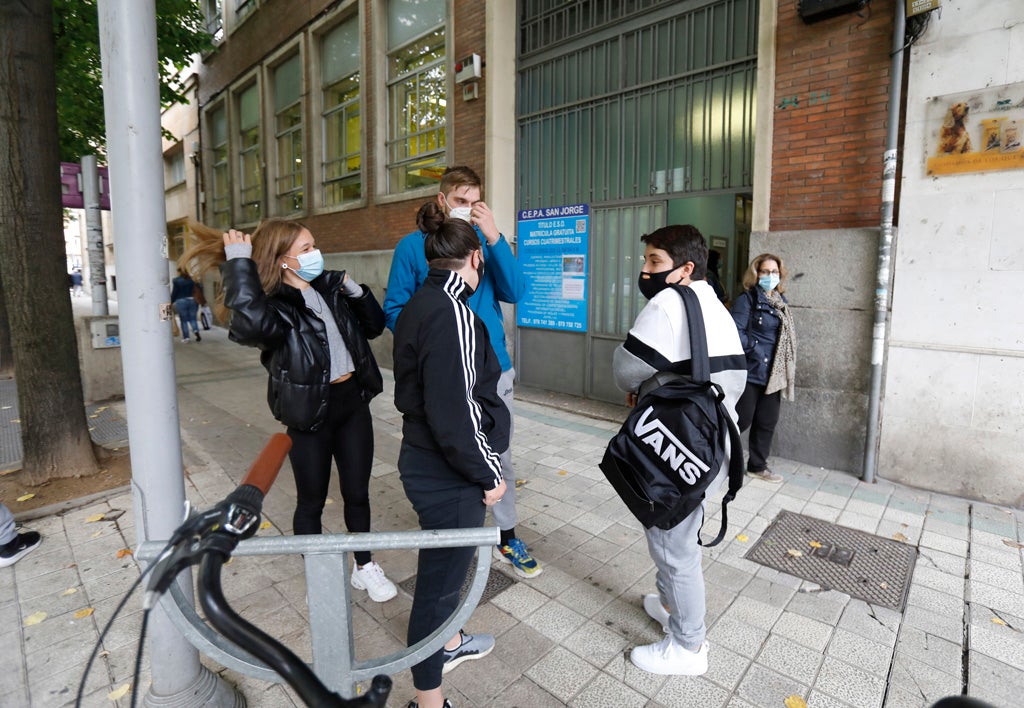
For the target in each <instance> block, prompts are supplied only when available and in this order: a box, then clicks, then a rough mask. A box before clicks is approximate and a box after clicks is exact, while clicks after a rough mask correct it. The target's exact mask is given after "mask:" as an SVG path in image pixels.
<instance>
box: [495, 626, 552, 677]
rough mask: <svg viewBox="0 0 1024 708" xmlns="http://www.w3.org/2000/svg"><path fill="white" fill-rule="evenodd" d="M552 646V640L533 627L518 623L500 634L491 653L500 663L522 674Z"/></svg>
mask: <svg viewBox="0 0 1024 708" xmlns="http://www.w3.org/2000/svg"><path fill="white" fill-rule="evenodd" d="M554 646H555V643H554V642H552V641H551V640H550V639H548V638H547V637H545V636H544V635H543V634H541V633H540V632H538V631H537V630H535V629H533V627H530V626H528V625H525V624H518V625H516V626H515V627H513V628H512V629H510V630H508V631H507V632H505V633H504V634H502V635H501V638H500V641H496V642H495V645H494V651H493V652H492V653H493V654H494V655H495V656H496V657H497V658H498V660H499V661H501V663H502V664H504V665H506V666H509V667H511V668H512V669H513V670H515V671H517V672H518V673H520V674H522V673H524V672H525V671H526V670H527V669H528V668H530V667H531V666H533V665H534V663H536V662H537V661H538V660H539V659H540V658H541V657H542V656H544V655H545V654H547V652H548V651H549V650H550V649H552V648H553V647H554Z"/></svg>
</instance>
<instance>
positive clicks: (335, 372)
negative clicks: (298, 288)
mask: <svg viewBox="0 0 1024 708" xmlns="http://www.w3.org/2000/svg"><path fill="white" fill-rule="evenodd" d="M302 299H303V300H305V301H306V307H308V308H309V309H310V311H311V312H312V313H313V314H314V315H316V316H317V317H319V318H320V319H321V320H323V322H324V326H325V327H326V328H327V346H328V348H329V349H330V350H331V378H330V379H329V380H330V381H334V380H335V379H336V378H338V377H339V376H344V375H345V374H350V373H352V372H353V371H355V369H356V367H355V364H354V363H352V355H351V354H350V353H349V351H348V347H346V346H345V340H344V339H342V337H341V332H340V331H339V330H338V323H337V322H335V321H334V315H332V314H331V309H330V308H329V307H328V306H327V302H326V301H325V300H324V298H323V296H322V295H320V293H318V292H317V291H316V290H315V289H314V288H306V289H305V290H303V291H302Z"/></svg>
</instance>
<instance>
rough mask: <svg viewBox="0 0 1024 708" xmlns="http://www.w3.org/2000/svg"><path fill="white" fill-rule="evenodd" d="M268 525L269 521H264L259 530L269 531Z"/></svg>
mask: <svg viewBox="0 0 1024 708" xmlns="http://www.w3.org/2000/svg"><path fill="white" fill-rule="evenodd" d="M270 525H271V524H270V522H269V521H264V522H263V523H262V524H260V530H261V531H262V530H263V529H269V528H270Z"/></svg>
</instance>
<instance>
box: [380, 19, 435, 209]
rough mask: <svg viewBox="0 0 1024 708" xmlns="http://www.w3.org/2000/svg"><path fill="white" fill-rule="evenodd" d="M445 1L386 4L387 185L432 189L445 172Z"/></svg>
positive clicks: (398, 189)
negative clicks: (431, 186) (443, 171)
mask: <svg viewBox="0 0 1024 708" xmlns="http://www.w3.org/2000/svg"><path fill="white" fill-rule="evenodd" d="M445 7H446V2H445V0H391V2H390V3H389V4H388V20H387V24H388V42H387V46H388V58H387V61H388V74H387V76H388V108H389V117H388V141H387V146H388V157H387V162H388V186H389V189H390V191H391V192H403V191H406V190H410V189H415V188H417V187H422V186H427V185H432V184H437V182H439V181H440V178H441V172H442V170H443V169H444V163H445V162H446V160H445V147H446V144H447V131H446V120H445V115H446V112H447V101H448V90H447V86H448V81H447V72H446V45H445V24H444V23H445Z"/></svg>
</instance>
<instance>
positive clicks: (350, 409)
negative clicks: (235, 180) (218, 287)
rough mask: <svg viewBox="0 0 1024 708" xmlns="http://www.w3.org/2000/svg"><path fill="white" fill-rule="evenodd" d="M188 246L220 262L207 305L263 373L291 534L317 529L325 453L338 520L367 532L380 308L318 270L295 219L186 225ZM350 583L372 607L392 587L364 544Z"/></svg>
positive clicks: (202, 263)
mask: <svg viewBox="0 0 1024 708" xmlns="http://www.w3.org/2000/svg"><path fill="white" fill-rule="evenodd" d="M192 231H193V232H194V233H195V235H196V236H197V237H198V241H199V242H198V244H197V245H195V246H193V247H192V248H191V249H189V250H188V251H187V252H186V253H185V254H183V255H182V257H181V260H180V262H181V263H183V264H192V265H193V267H195V268H197V269H198V270H199V272H205V271H206V270H208V269H210V268H213V267H215V266H219V267H220V272H221V277H222V278H223V281H224V288H223V292H222V294H221V295H220V296H219V298H218V302H217V307H218V309H219V310H220V312H221V314H223V311H224V309H225V308H226V309H227V310H230V311H231V323H230V326H229V330H228V336H229V337H230V339H232V340H233V341H235V342H238V343H239V344H244V345H247V346H252V347H257V348H259V350H260V351H261V354H260V361H261V362H262V363H263V366H264V367H265V368H266V369H267V372H268V373H269V380H268V382H267V403H268V404H269V405H270V411H271V413H273V414H274V417H275V418H277V420H279V421H281V422H282V423H284V424H285V425H286V426H288V435H289V437H290V438H291V439H292V448H291V451H290V452H289V460H290V461H291V465H292V471H293V472H294V474H295V491H296V496H297V500H296V501H297V503H296V507H295V515H294V517H293V520H292V527H293V530H294V532H295V533H296V534H318V533H321V531H322V527H321V515H322V513H323V508H324V504H325V503H326V501H327V488H328V485H329V483H330V479H331V459H332V458H333V459H334V462H335V463H336V464H337V466H338V475H339V477H340V480H341V495H342V499H343V502H344V504H343V506H344V515H345V526H346V528H347V529H348V530H349V531H350V532H355V533H361V532H368V531H369V530H370V497H369V483H370V468H371V466H372V465H373V421H372V417H371V415H370V407H369V403H370V399H372V398H373V397H374V396H376V395H377V394H378V393H380V392H381V390H382V389H383V382H382V379H381V374H380V370H379V369H378V368H377V362H376V361H375V360H374V357H373V353H372V352H371V351H370V345H369V342H368V341H367V340H369V339H373V338H374V337H377V336H378V335H380V333H381V332H383V331H384V312H383V310H381V307H380V305H379V304H378V303H377V300H376V299H375V298H374V296H373V294H372V293H371V292H370V289H369V288H368V287H366V286H365V285H359V284H358V283H355V282H354V281H353V280H352V279H351V278H349V277H348V275H347V274H346V273H345V271H331V270H324V259H323V256H322V255H321V253H320V251H319V250H318V249H317V248H316V243H315V241H314V239H313V234H311V233H310V231H309V229H307V228H306V227H305V226H303V225H302V224H300V223H298V222H296V221H287V220H285V219H266V220H264V221H262V222H261V223H260V225H259V226H258V227H257V228H256V231H254V232H253V234H252V235H251V236H250V235H249V234H247V233H242V232H241V231H236V230H235V229H230V230H228V231H227V232H226V233H225V232H221V231H217V230H214V229H211V228H209V227H206V226H203V225H201V224H192ZM355 561H356V564H355V566H354V568H353V570H352V586H353V587H355V588H357V589H360V590H367V591H368V592H369V594H370V599H371V600H374V601H376V602H384V601H386V600H390V599H391V598H392V597H394V596H395V595H396V594H397V589H396V588H395V585H394V583H392V582H391V581H390V580H388V578H387V577H386V576H385V575H384V571H383V570H382V569H381V567H380V566H379V565H378V564H377V563H374V562H373V560H372V557H371V555H370V552H369V551H357V552H356V553H355Z"/></svg>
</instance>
